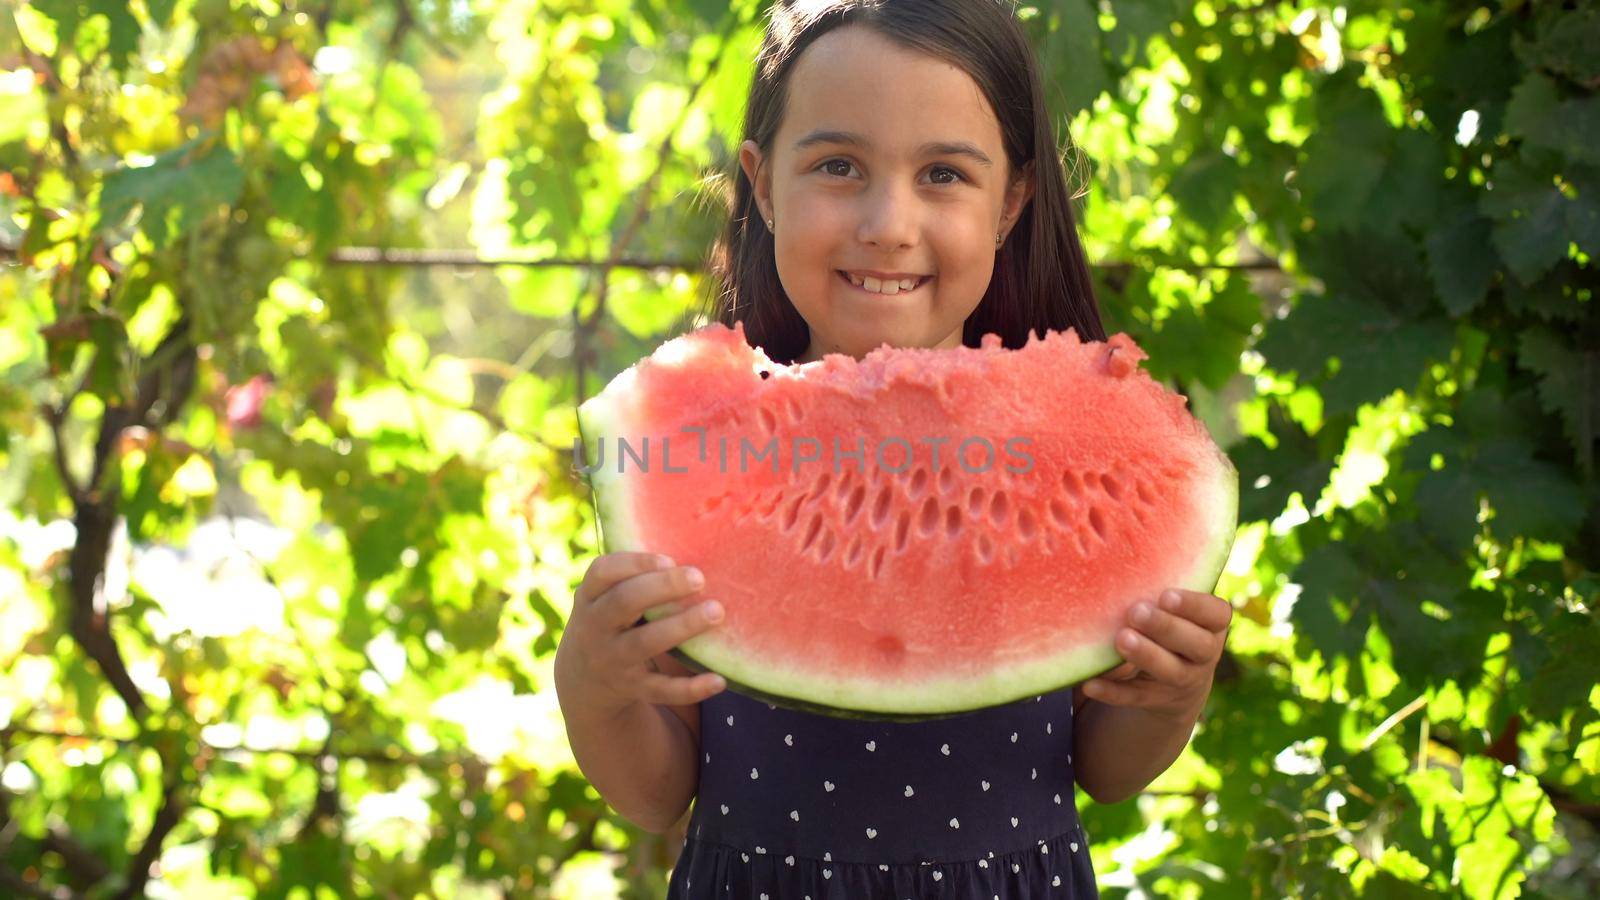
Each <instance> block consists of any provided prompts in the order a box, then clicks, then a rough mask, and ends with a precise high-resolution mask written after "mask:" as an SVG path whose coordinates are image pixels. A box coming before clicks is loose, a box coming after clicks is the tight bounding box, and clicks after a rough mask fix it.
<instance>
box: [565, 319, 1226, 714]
mask: <svg viewBox="0 0 1600 900" xmlns="http://www.w3.org/2000/svg"><path fill="white" fill-rule="evenodd" d="M1143 358H1144V353H1143V352H1142V351H1140V350H1139V348H1138V347H1137V346H1136V345H1135V344H1134V342H1133V341H1132V339H1130V338H1128V337H1127V336H1126V335H1120V334H1119V335H1115V336H1113V337H1112V338H1111V339H1110V340H1109V341H1107V342H1088V343H1085V342H1083V341H1080V340H1079V339H1078V338H1077V336H1076V335H1075V334H1073V333H1072V332H1070V331H1068V332H1062V333H1054V334H1050V335H1048V336H1046V337H1044V338H1038V337H1035V338H1033V339H1031V340H1030V341H1029V342H1028V344H1027V345H1026V346H1024V347H1021V348H1019V349H1015V350H1007V349H1004V348H1003V347H1001V346H1000V341H999V339H998V337H997V336H994V335H990V336H988V337H986V338H985V339H984V341H983V346H982V347H981V348H970V347H961V348H954V349H945V350H922V349H914V348H908V349H895V348H890V347H888V346H887V345H885V346H883V347H880V348H879V349H877V350H874V351H872V352H870V353H868V354H867V355H866V356H865V357H864V358H863V359H861V360H859V361H857V360H855V359H852V358H850V357H847V356H843V355H830V356H828V357H825V358H824V359H822V360H820V361H817V362H813V363H808V364H804V365H798V366H784V365H780V364H775V363H773V362H772V361H771V360H769V359H768V358H767V357H766V355H765V354H763V353H762V352H761V351H759V350H757V349H754V348H752V347H750V346H749V345H748V344H747V343H746V342H745V339H744V333H743V329H742V327H736V328H734V329H729V328H726V327H724V326H721V325H713V326H709V327H706V328H702V329H700V330H699V331H696V332H694V333H691V334H688V335H684V336H682V337H678V338H675V339H673V340H671V341H668V342H667V343H665V344H663V345H662V346H661V347H660V348H659V349H658V350H657V351H656V352H655V353H654V354H653V355H652V356H650V357H648V358H647V359H645V360H642V361H641V362H639V363H638V364H636V365H635V366H633V367H631V368H630V369H628V370H626V371H624V372H623V373H621V374H620V375H618V376H617V377H616V378H615V379H614V380H613V381H612V382H611V384H610V385H608V386H607V388H606V389H605V390H604V391H603V392H602V393H600V394H599V395H598V396H596V397H594V398H592V399H590V400H589V401H588V402H586V403H584V404H583V406H582V407H581V408H580V410H579V422H580V427H581V430H582V432H583V439H584V442H585V447H584V451H585V454H586V456H585V460H586V464H587V466H588V467H592V471H589V472H588V476H589V479H590V483H591V485H592V487H593V490H594V496H595V500H596V508H597V512H598V516H599V519H600V522H601V527H602V533H603V539H604V543H605V546H606V548H607V549H608V550H610V551H623V550H641V551H650V552H656V553H664V554H666V555H668V556H670V557H671V558H672V559H674V560H675V561H676V562H677V563H678V564H680V565H693V566H696V567H698V568H699V569H700V570H701V571H702V572H703V573H704V574H705V577H706V586H705V588H704V590H703V591H702V592H701V595H700V596H701V597H703V598H708V599H716V600H719V601H721V603H722V604H723V606H724V607H725V609H726V613H727V614H726V617H725V619H724V621H723V623H722V625H721V626H719V627H718V628H716V629H713V630H712V631H710V632H707V633H705V634H702V635H699V636H696V637H694V638H692V639H690V640H688V641H686V642H684V643H683V644H682V645H681V646H680V647H679V648H678V650H677V651H675V653H676V655H677V656H678V657H679V658H680V659H683V660H684V661H685V662H686V663H687V664H688V665H690V666H691V667H693V668H696V669H700V670H710V671H715V672H717V673H719V674H721V675H722V676H723V677H724V678H726V679H727V680H728V682H729V685H730V687H733V688H734V689H736V690H740V691H742V692H745V693H748V694H751V695H754V696H759V697H763V698H766V699H768V700H770V701H771V702H774V703H780V704H784V705H787V706H791V707H796V708H802V709H809V710H816V711H821V712H826V713H829V714H833V715H845V716H865V717H871V718H900V719H917V718H930V717H936V716H943V715H951V714H955V713H960V712H965V711H969V710H973V709H978V708H982V707H986V706H992V705H997V704H1000V703H1006V702H1009V701H1013V700H1016V699H1020V698H1023V697H1028V696H1033V695H1036V694H1041V693H1045V692H1048V691H1052V690H1056V689H1059V688H1062V687H1065V686H1067V685H1071V684H1074V683H1076V682H1078V681H1081V680H1083V679H1084V678H1087V677H1090V676H1093V675H1096V674H1098V673H1100V672H1102V671H1105V670H1107V669H1110V668H1112V667H1114V666H1115V665H1117V664H1118V663H1119V662H1120V661H1121V659H1120V657H1119V656H1118V654H1117V653H1116V650H1115V649H1114V646H1113V643H1112V642H1113V638H1114V636H1115V634H1116V631H1117V629H1118V628H1119V627H1120V626H1121V625H1122V624H1123V623H1124V622H1125V621H1126V616H1127V611H1128V609H1129V608H1130V607H1131V606H1132V605H1133V604H1134V603H1136V602H1138V601H1141V600H1144V601H1154V600H1155V599H1156V597H1157V596H1158V595H1159V593H1160V591H1161V590H1163V589H1165V588H1169V587H1179V588H1187V589H1190V590H1202V591H1211V590H1213V589H1214V588H1215V586H1216V582H1217V578H1218V576H1219V574H1220V573H1221V570H1222V567H1223V565H1224V563H1225V562H1226V560H1227V557H1228V553H1229V550H1230V548H1231V546H1232V542H1233V536H1234V530H1235V525H1236V515H1237V507H1238V476H1237V474H1236V473H1235V471H1234V469H1233V466H1232V464H1231V463H1230V462H1229V461H1228V457H1227V455H1226V454H1224V453H1223V452H1222V451H1221V450H1220V449H1218V448H1217V446H1216V445H1215V444H1214V443H1213V442H1212V440H1211V438H1210V435H1209V434H1207V432H1206V430H1205V428H1204V426H1202V425H1201V424H1200V423H1199V422H1198V421H1197V420H1196V419H1195V418H1194V417H1193V416H1192V415H1190V413H1189V412H1188V410H1187V408H1186V400H1185V399H1184V398H1183V397H1181V396H1179V395H1177V394H1174V393H1172V392H1171V391H1168V390H1166V389H1165V388H1163V387H1162V386H1161V385H1160V384H1158V383H1156V382H1155V381H1154V380H1152V379H1151V378H1150V376H1149V375H1148V374H1147V373H1146V372H1145V371H1144V370H1143V369H1141V368H1140V367H1139V365H1138V363H1139V361H1140V360H1141V359H1143ZM940 438H943V439H944V441H943V443H940V440H939V439H940ZM624 445H626V446H624ZM747 445H748V447H749V450H748V451H746V449H745V448H746V446H747ZM985 445H987V447H988V452H986V451H985ZM773 447H775V448H776V453H773V454H759V453H758V451H760V450H762V449H769V448H773ZM835 450H837V451H839V452H838V454H837V455H835V452H834V451H835ZM857 451H860V456H859V457H857V456H856V455H855V453H856V452H857ZM935 452H938V454H939V458H938V459H937V460H935V458H934V454H935ZM752 460H753V462H752ZM986 462H987V465H985V463H986ZM670 611H671V610H670V609H658V610H656V611H654V612H653V613H652V616H651V617H652V618H653V617H655V616H658V615H663V614H666V613H667V612H670Z"/></svg>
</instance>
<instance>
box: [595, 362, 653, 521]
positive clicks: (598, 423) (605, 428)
mask: <svg viewBox="0 0 1600 900" xmlns="http://www.w3.org/2000/svg"><path fill="white" fill-rule="evenodd" d="M610 393H611V392H610V391H607V392H606V394H602V395H600V396H598V397H594V398H592V399H590V400H589V401H588V402H586V403H584V404H583V405H582V406H580V407H579V408H578V432H579V436H580V437H581V438H582V439H583V443H584V453H585V456H586V459H585V460H584V462H585V463H586V464H587V465H589V466H594V465H595V463H596V460H598V459H599V458H600V457H599V454H600V453H601V446H600V445H601V442H602V441H610V442H612V443H614V440H612V439H613V438H614V437H615V436H616V435H618V434H621V433H622V428H621V425H620V424H619V423H618V421H617V419H618V418H619V416H618V415H617V409H616V403H617V401H613V400H612V399H610V397H609V396H607V395H608V394H610ZM615 396H616V397H619V398H626V397H627V393H626V392H623V391H619V392H617V393H616V394H615ZM617 469H618V466H617V464H616V462H615V460H610V459H607V460H605V464H604V465H600V466H598V467H597V468H595V469H594V470H593V471H591V472H590V473H589V486H590V488H591V489H593V491H594V497H595V505H596V506H597V507H599V511H600V529H601V538H602V540H603V542H604V543H605V550H606V552H608V553H616V552H619V551H635V550H649V549H650V548H649V547H646V546H644V542H643V541H642V540H641V538H640V535H639V534H638V532H637V531H636V529H635V523H634V520H635V516H634V515H633V511H632V509H631V508H630V507H629V505H628V490H627V481H628V478H629V476H628V475H626V474H622V473H619V472H618V471H617Z"/></svg>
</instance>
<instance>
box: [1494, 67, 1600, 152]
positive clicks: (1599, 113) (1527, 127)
mask: <svg viewBox="0 0 1600 900" xmlns="http://www.w3.org/2000/svg"><path fill="white" fill-rule="evenodd" d="M1506 130H1507V131H1508V132H1510V134H1511V135H1512V136H1514V137H1521V138H1524V139H1525V140H1526V141H1527V142H1528V143H1529V144H1531V145H1533V146H1535V147H1544V148H1547V149H1550V150H1554V151H1555V152H1557V153H1560V154H1561V155H1563V156H1565V157H1568V158H1569V159H1574V160H1580V161H1583V162H1591V163H1600V97H1595V96H1587V97H1574V98H1571V99H1563V98H1562V97H1561V96H1560V94H1559V91H1558V89H1557V87H1556V83H1555V82H1554V81H1552V80H1550V79H1549V78H1546V77H1545V76H1543V75H1540V74H1539V73H1537V72H1534V73H1531V74H1529V75H1528V78H1527V80H1525V81H1523V82H1522V84H1520V85H1518V86H1517V89H1516V91H1515V92H1513V93H1512V95H1511V102H1510V103H1509V104H1507V106H1506Z"/></svg>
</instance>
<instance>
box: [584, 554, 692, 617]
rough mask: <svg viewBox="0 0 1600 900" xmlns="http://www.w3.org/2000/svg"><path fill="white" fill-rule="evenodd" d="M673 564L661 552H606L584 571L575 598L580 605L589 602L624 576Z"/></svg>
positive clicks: (652, 570)
mask: <svg viewBox="0 0 1600 900" xmlns="http://www.w3.org/2000/svg"><path fill="white" fill-rule="evenodd" d="M671 565H672V560H670V559H668V558H667V557H665V556H662V555H661V554H659V553H607V554H604V555H603V556H599V557H596V558H595V561H594V562H592V563H590V564H589V570H588V571H587V572H585V573H583V581H582V582H581V583H579V585H578V589H577V591H575V592H574V593H573V599H574V600H576V601H577V603H579V604H580V605H581V604H584V603H589V602H591V601H593V600H595V599H596V598H598V597H599V596H600V595H601V594H604V593H605V592H606V591H608V590H610V589H611V586H612V585H614V584H616V583H617V582H619V581H621V580H623V579H624V578H632V577H633V576H635V575H640V574H643V573H645V572H654V571H656V570H658V569H665V568H667V567H669V566H671Z"/></svg>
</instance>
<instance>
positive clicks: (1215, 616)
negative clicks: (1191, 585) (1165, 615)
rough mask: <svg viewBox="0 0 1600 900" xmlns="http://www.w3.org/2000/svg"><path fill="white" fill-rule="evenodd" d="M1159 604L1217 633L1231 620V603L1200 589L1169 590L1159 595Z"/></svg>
mask: <svg viewBox="0 0 1600 900" xmlns="http://www.w3.org/2000/svg"><path fill="white" fill-rule="evenodd" d="M1159 605H1160V607H1161V608H1162V609H1164V610H1166V611H1167V612H1170V613H1172V614H1174V615H1178V616H1182V617H1183V618H1185V619H1188V620H1189V621H1191V622H1193V623H1195V624H1196V625H1199V626H1200V627H1201V628H1204V629H1205V630H1207V631H1213V632H1216V633H1217V634H1221V633H1222V632H1224V631H1226V630H1227V629H1228V623H1229V622H1232V621H1233V604H1231V603H1229V602H1228V601H1226V600H1224V599H1222V598H1221V597H1218V596H1215V595H1213V594H1204V593H1201V592H1200V591H1184V590H1177V589H1173V590H1169V591H1165V592H1163V593H1162V595H1161V599H1160V601H1159Z"/></svg>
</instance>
